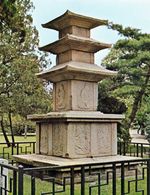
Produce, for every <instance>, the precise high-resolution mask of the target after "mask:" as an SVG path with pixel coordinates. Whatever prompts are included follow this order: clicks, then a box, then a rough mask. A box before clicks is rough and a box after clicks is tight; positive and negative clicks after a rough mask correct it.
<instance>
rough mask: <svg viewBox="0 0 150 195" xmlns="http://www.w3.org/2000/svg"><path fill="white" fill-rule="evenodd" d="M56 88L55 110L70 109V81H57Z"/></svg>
mask: <svg viewBox="0 0 150 195" xmlns="http://www.w3.org/2000/svg"><path fill="white" fill-rule="evenodd" d="M54 88H55V89H54V96H53V97H54V104H55V106H54V110H55V111H64V110H70V95H71V94H70V81H61V82H59V83H56V84H55V85H54Z"/></svg>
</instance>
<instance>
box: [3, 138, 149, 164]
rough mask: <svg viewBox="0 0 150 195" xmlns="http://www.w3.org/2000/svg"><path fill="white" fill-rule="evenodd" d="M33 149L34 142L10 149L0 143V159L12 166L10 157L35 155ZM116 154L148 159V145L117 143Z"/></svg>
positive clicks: (19, 143)
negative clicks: (5, 160)
mask: <svg viewBox="0 0 150 195" xmlns="http://www.w3.org/2000/svg"><path fill="white" fill-rule="evenodd" d="M35 147H36V142H34V141H33V142H16V143H15V146H13V143H10V147H8V146H7V144H6V143H0V158H4V159H7V160H8V161H9V163H11V164H13V163H14V161H13V160H12V155H16V154H32V153H35ZM118 154H120V155H123V156H134V157H142V158H150V144H146V143H126V142H118Z"/></svg>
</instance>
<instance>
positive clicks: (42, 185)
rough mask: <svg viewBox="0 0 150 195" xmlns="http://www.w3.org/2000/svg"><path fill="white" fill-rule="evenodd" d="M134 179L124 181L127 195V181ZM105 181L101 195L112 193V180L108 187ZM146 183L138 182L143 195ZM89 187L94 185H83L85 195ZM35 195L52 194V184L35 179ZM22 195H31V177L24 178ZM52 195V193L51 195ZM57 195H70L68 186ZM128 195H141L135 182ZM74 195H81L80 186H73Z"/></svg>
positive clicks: (59, 189)
mask: <svg viewBox="0 0 150 195" xmlns="http://www.w3.org/2000/svg"><path fill="white" fill-rule="evenodd" d="M132 179H134V178H131V177H130V178H127V179H126V181H125V192H126V193H127V191H128V188H127V187H128V181H129V180H132ZM105 183H106V181H104V185H103V186H102V187H101V193H100V194H101V195H111V194H113V193H112V180H110V183H109V184H108V185H105ZM146 183H147V180H146V178H145V179H144V180H142V181H139V182H138V189H143V190H144V194H146V191H147V189H146ZM116 184H117V185H116V191H117V195H120V194H121V180H120V178H118V179H117V183H116ZM91 185H93V186H94V185H95V186H96V183H93V184H90V183H86V184H85V195H88V194H89V187H90V186H91ZM55 187H56V188H55V190H56V191H62V190H63V187H62V186H60V185H57V186H56V185H55ZM35 189H36V191H35V194H36V195H41V194H42V193H43V192H45V193H46V194H50V193H48V192H52V184H51V183H50V182H46V181H41V180H40V179H36V183H35ZM91 192H92V193H91V194H92V195H97V194H98V187H93V188H92V191H91ZM24 194H25V195H30V194H31V177H30V176H25V180H24ZM51 194H52V193H51ZM56 194H57V195H70V186H69V185H66V189H65V192H57V193H56ZM128 194H130V195H141V194H142V193H141V192H136V190H135V182H131V183H130V193H128ZM75 195H81V186H80V184H75Z"/></svg>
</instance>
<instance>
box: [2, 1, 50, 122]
mask: <svg viewBox="0 0 150 195" xmlns="http://www.w3.org/2000/svg"><path fill="white" fill-rule="evenodd" d="M32 9H33V5H32V3H31V1H30V0H15V1H7V0H5V1H4V0H3V1H2V2H1V4H0V20H1V27H0V113H1V115H5V118H6V115H7V114H8V115H9V122H10V123H13V121H11V120H10V117H12V116H15V115H20V116H21V117H24V118H26V116H27V115H28V114H33V113H41V112H47V111H48V110H50V109H51V94H50V93H48V92H47V88H46V85H45V87H43V83H42V81H40V80H39V79H37V77H36V75H35V74H36V73H38V72H39V70H42V69H43V68H45V67H46V66H47V65H48V63H49V61H48V60H47V56H46V54H43V53H41V52H38V42H39V40H38V32H37V30H36V28H35V27H34V26H33V25H32V17H31V13H30V12H31V10H32ZM6 13H7V14H6ZM10 126H12V124H10Z"/></svg>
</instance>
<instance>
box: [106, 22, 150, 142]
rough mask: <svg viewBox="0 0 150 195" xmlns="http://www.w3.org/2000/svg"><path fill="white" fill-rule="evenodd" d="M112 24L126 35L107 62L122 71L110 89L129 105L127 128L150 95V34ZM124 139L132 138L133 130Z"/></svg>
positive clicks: (110, 66) (127, 128) (113, 94)
mask: <svg viewBox="0 0 150 195" xmlns="http://www.w3.org/2000/svg"><path fill="white" fill-rule="evenodd" d="M108 26H109V28H111V29H113V30H117V31H118V32H119V34H120V35H121V36H122V39H120V40H119V41H117V43H116V44H115V45H114V46H113V48H112V49H111V51H110V53H109V54H108V56H107V57H106V58H105V59H104V61H103V65H105V66H106V67H107V68H108V69H111V70H116V71H118V76H117V77H116V79H115V78H114V79H113V80H111V82H113V87H112V90H111V92H110V91H109V93H110V94H111V95H112V96H113V97H116V98H118V99H119V100H121V101H123V102H124V103H125V104H126V106H127V108H128V110H127V112H126V119H125V120H124V122H123V128H124V132H125V130H126V131H128V130H129V128H130V127H131V125H132V124H133V122H134V121H135V119H136V115H137V113H138V111H139V109H140V108H141V107H142V106H143V104H144V103H145V102H144V101H143V99H144V98H145V96H147V97H148V98H149V95H150V94H149V93H150V92H149V86H150V85H149V84H150V35H149V34H146V33H142V32H141V31H140V30H138V29H133V28H129V27H128V28H123V27H122V25H118V24H113V23H109V25H108ZM124 139H126V140H128V139H129V134H128V136H127V135H125V137H124Z"/></svg>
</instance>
